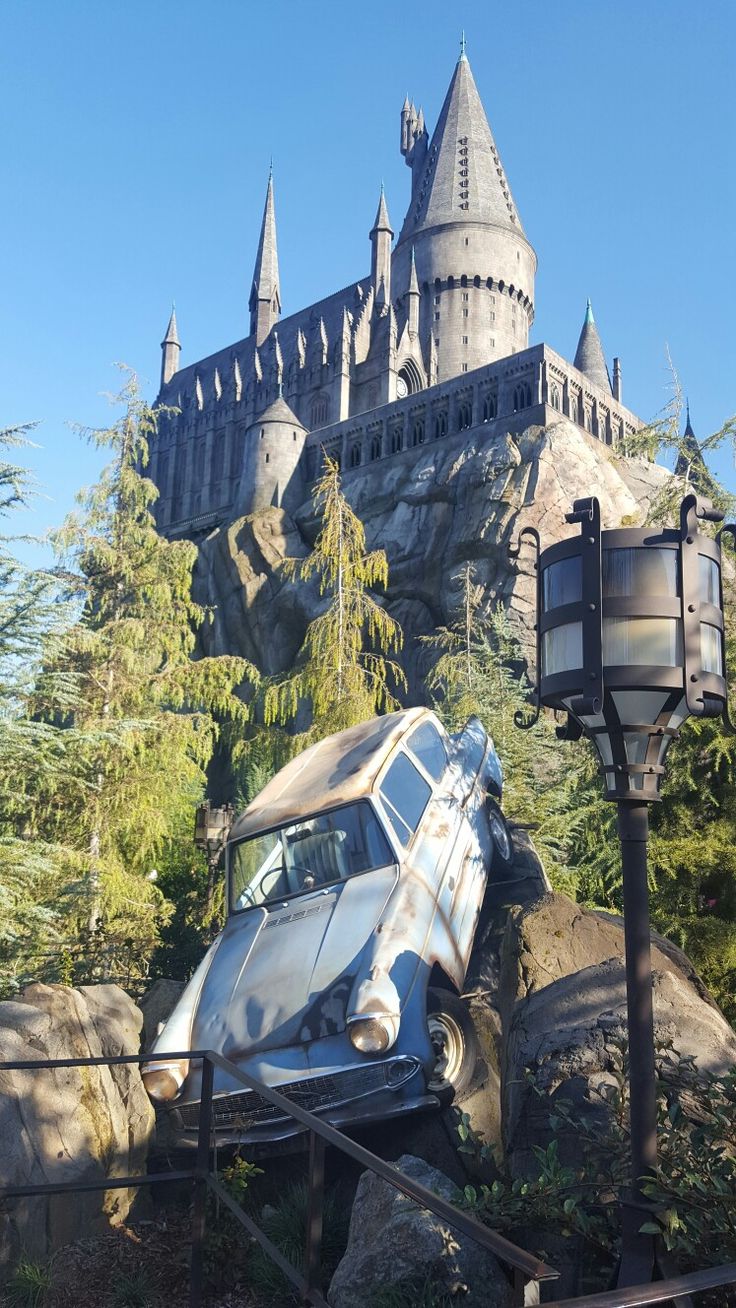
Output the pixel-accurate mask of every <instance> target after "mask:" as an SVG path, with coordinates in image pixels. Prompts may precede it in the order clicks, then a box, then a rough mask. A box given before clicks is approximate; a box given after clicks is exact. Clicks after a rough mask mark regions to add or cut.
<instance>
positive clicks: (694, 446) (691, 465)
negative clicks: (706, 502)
mask: <svg viewBox="0 0 736 1308" xmlns="http://www.w3.org/2000/svg"><path fill="white" fill-rule="evenodd" d="M685 413H686V416H687V422H686V424H685V430H684V432H683V433H682V445H681V446H680V449H679V451H678V454H677V462H676V464H675V473H676V475H677V476H678V477H686V478H687V480H688V481H689V482H690V483H691V484H692V485H693V486H694V487H695V489H696V490H700V491H701V492H703V493H705V494H708V491H709V487H708V480H709V478H708V470H707V468H706V466H705V460H704V458H703V452H702V450H701V448H700V444H699V441H698V438H697V436H696V435H695V432H694V431H693V425H692V423H691V421H690V401H689V400H687V401H686V409H685Z"/></svg>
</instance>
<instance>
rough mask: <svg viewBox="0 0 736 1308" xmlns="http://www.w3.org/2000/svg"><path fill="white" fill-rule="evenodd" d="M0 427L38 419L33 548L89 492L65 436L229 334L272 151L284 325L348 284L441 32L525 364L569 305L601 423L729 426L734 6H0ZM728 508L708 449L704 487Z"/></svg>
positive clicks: (734, 401) (234, 2) (567, 328)
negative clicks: (491, 146) (672, 414)
mask: <svg viewBox="0 0 736 1308" xmlns="http://www.w3.org/2000/svg"><path fill="white" fill-rule="evenodd" d="M0 21H1V29H0V30H1V33H2V54H0V69H1V73H2V76H1V77H0V86H1V87H2V90H1V91H0V116H1V120H2V121H1V124H0V128H1V131H2V141H3V149H2V167H3V174H4V177H3V181H4V184H3V202H2V205H0V287H1V288H2V290H1V295H2V299H1V301H0V303H1V306H2V307H1V308H0V426H5V425H9V424H10V423H14V422H20V421H24V420H30V419H37V420H39V421H40V424H41V425H40V427H39V429H38V432H37V434H36V439H37V440H38V441H39V443H40V444H41V445H42V447H43V448H42V449H41V450H39V451H38V452H37V453H36V454H35V455H34V463H35V465H36V467H37V471H38V476H39V479H40V481H41V483H42V484H43V486H44V488H45V492H46V496H47V498H44V499H42V500H40V501H39V503H38V507H37V510H36V512H35V513H34V514H33V515H31V519H32V520H30V521H29V522H28V523H27V524H26V525H27V527H28V529H29V530H36V531H41V530H43V529H44V528H45V527H47V526H49V525H51V524H54V523H57V522H58V521H60V519H61V518H62V517H63V514H64V513H65V512H66V511H67V510H68V509H69V508H70V507H71V505H72V502H73V496H74V492H75V490H76V489H77V488H78V487H79V486H80V485H82V484H84V483H85V482H89V481H91V480H93V479H94V476H95V472H96V468H97V466H98V463H97V456H95V455H93V453H92V452H91V451H90V449H89V448H88V447H87V446H86V445H85V444H84V443H83V442H81V441H80V439H79V437H78V436H77V435H75V434H74V432H73V431H72V430H71V428H70V427H69V425H68V424H69V423H70V422H79V423H83V424H90V425H95V424H99V423H105V422H107V420H108V417H109V414H110V410H109V406H108V404H107V401H106V400H105V399H104V398H103V393H104V392H106V391H110V390H114V389H116V388H117V385H118V381H119V377H118V374H117V373H116V372H115V370H114V368H113V367H112V364H113V362H114V361H115V360H120V361H125V362H126V363H128V364H130V365H131V366H132V367H134V368H135V369H136V370H137V371H138V372H139V374H140V376H141V378H142V379H143V381H144V385H145V389H146V392H147V394H149V395H150V396H151V398H153V396H154V395H155V393H156V389H157V385H158V376H159V368H160V349H159V342H160V341H161V339H162V336H163V334H164V329H165V326H166V322H167V319H168V314H169V311H170V307H171V302H172V300H176V307H177V316H178V321H179V331H180V336H181V340H182V345H183V350H182V363H183V364H185V363H187V362H191V361H192V360H195V359H197V358H200V357H202V356H203V355H206V354H209V353H211V352H212V351H214V350H216V349H219V348H221V347H222V346H225V345H227V344H229V343H231V342H232V341H234V340H237V339H239V338H241V337H242V336H244V335H245V334H246V332H247V330H248V326H247V324H248V310H247V301H248V294H249V289H250V280H251V275H252V268H253V260H254V257H255V251H256V245H257V240H258V229H259V224H260V219H261V212H262V207H263V198H264V192H265V185H266V179H267V174H268V166H269V159H270V157H271V155H273V160H274V177H275V187H276V207H277V220H278V241H279V257H280V266H281V292H282V301H283V311H284V313H285V314H288V313H291V312H293V311H294V310H296V309H299V308H301V307H302V306H303V305H305V304H309V303H311V302H312V301H313V300H315V299H317V298H320V297H321V296H324V295H325V294H327V293H328V292H330V291H332V290H335V289H338V288H339V287H341V286H344V285H347V284H349V283H350V282H351V281H354V280H355V279H357V278H358V277H360V276H363V275H365V274H366V273H367V271H368V268H369V257H370V247H369V243H368V231H369V228H370V227H371V224H372V220H373V218H374V215H375V210H376V204H377V198H378V192H379V187H380V183H381V180H382V179H383V180H384V182H385V186H386V194H387V199H388V204H389V212H390V214H391V217H392V220H393V224H394V227H395V228H396V230H397V231H398V228H399V226H400V223H401V219H402V218H403V215H404V212H405V210H406V207H407V205H408V199H409V182H410V174H409V170H408V169H407V168H406V167H405V165H404V162H403V160H402V158H401V156H400V154H399V111H400V108H401V104H402V102H403V99H404V95H405V93H406V92H407V91H408V92H409V95H410V96H411V97H412V98H413V99H414V100H415V101H416V103H417V106H419V105H420V104H422V105H423V106H424V111H425V114H426V116H427V120H428V126H429V129H430V132H431V131H432V128H433V127H434V123H435V121H436V117H437V113H438V111H439V108H440V106H441V104H442V100H443V98H444V95H445V91H446V89H447V85H448V83H449V80H450V77H451V75H452V70H453V67H454V64H455V61H456V59H457V55H458V50H459V35H460V29H461V28H463V27H464V28H465V31H466V34H467V50H468V56H469V58H470V62H471V66H472V68H473V72H474V75H475V79H476V81H477V84H478V88H479V91H480V94H481V97H482V99H483V102H484V104H485V107H486V111H487V113H488V116H489V120H490V123H491V128H492V130H493V132H494V135H495V138H496V142H497V145H498V147H499V150H500V153H501V156H502V159H503V161H504V165H505V169H506V172H507V174H508V176H509V179H510V182H511V187H512V190H513V192H514V196H515V199H516V202H517V205H518V208H519V211H520V214H521V217H522V221H523V223H524V226H525V229H526V232H527V235H528V237H529V239H530V240H531V241H532V244H533V245H534V246H535V248H536V250H537V253H538V256H539V273H538V278H537V287H536V308H537V318H536V322H535V324H534V328H533V333H532V341H542V340H544V341H547V342H548V343H549V344H550V345H551V346H552V347H553V348H555V349H557V350H559V351H560V353H562V354H563V355H565V356H566V357H567V358H572V356H573V354H574V350H575V345H576V342H577V337H578V333H579V330H580V327H581V324H582V320H583V315H584V310H585V301H586V297H587V296H590V297H591V299H592V302H593V308H594V312H595V316H596V321H597V323H598V326H599V330H600V332H601V336H602V339H603V344H604V348H605V350H606V353H607V356H608V358H609V362H610V359H611V356H612V355H614V354H618V355H620V356H621V359H622V366H623V381H624V401H625V403H626V404H628V405H629V407H631V408H632V409H634V411H635V412H636V413H638V414H639V415H640V416H642V417H643V418H646V419H648V418H651V417H653V416H654V415H655V414H656V413H657V412H658V411H659V410H660V409H661V407H662V406H663V404H664V403H665V402H666V400H667V398H668V384H669V377H668V372H667V365H666V348H667V346H669V349H670V351H671V354H672V358H673V360H674V362H675V365H676V367H677V369H678V371H679V374H680V377H681V380H682V384H683V387H684V389H685V391H686V392H687V393H688V394H689V396H690V401H691V408H692V419H693V424H694V426H695V430H696V432H697V433H698V435H700V436H702V435H705V434H707V433H709V432H711V431H713V430H715V429H716V428H717V427H719V426H720V425H721V424H722V423H723V421H724V420H725V419H726V418H727V417H729V416H730V415H731V414H732V413H733V412H734V411H736V395H735V388H734V366H733V364H734V355H735V353H736V348H735V347H736V331H735V329H734V321H736V314H735V312H734V281H735V279H734V271H735V259H734V213H735V211H736V203H735V202H736V167H735V166H734V164H735V159H734V139H735V136H736V133H735V128H736V121H735V117H736V115H735V111H734V99H733V92H732V79H733V58H734V49H736V3H735V2H734V0H705V2H703V0H701V3H693V0H689V2H688V3H683V0H645V2H642V0H615V2H611V3H605V2H604V0H556V3H550V0H522V2H519V0H517V3H515V4H514V3H509V2H508V0H507V2H506V3H502V2H499V0H496V2H495V3H493V4H491V3H489V2H488V0H467V2H465V3H463V2H462V0H461V2H460V3H456V4H450V3H447V2H445V3H439V0H424V2H423V3H422V4H421V5H416V4H414V5H399V4H396V3H395V0H392V2H391V3H387V0H372V3H366V2H365V0H364V2H363V3H360V4H355V3H352V2H351V0H328V2H325V0H321V2H320V3H311V4H307V3H297V2H296V0H268V2H267V3H262V4H253V3H251V0H239V2H238V0H153V3H152V2H151V0H104V2H103V3H100V0H0ZM716 469H717V471H718V472H719V474H720V475H721V476H722V477H724V478H725V480H726V481H727V483H728V484H729V486H730V488H731V489H734V490H736V472H734V468H733V461H732V457H731V455H730V453H729V454H728V455H726V454H724V455H723V456H722V458H721V459H720V460H718V461H717V463H716Z"/></svg>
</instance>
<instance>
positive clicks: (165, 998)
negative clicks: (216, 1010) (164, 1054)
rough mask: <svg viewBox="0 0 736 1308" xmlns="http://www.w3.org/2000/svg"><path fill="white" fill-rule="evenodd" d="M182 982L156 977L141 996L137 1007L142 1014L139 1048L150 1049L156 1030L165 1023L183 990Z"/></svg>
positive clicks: (183, 983)
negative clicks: (141, 1033)
mask: <svg viewBox="0 0 736 1308" xmlns="http://www.w3.org/2000/svg"><path fill="white" fill-rule="evenodd" d="M184 985H185V982H184V981H172V980H171V979H170V978H169V977H158V979H157V980H156V981H154V983H153V985H152V986H151V988H150V990H147V991H146V992H145V994H144V995H141V997H140V999H139V1000H138V1007H139V1008H140V1010H141V1012H142V1014H143V1035H142V1037H141V1048H142V1049H150V1048H151V1045H152V1044H153V1042H154V1040H155V1039H156V1036H157V1035H158V1028H159V1026H160V1025H161V1023H162V1022H165V1021H166V1019H167V1017H168V1016H169V1014H170V1013H171V1012H172V1010H173V1009H174V1007H175V1005H176V1003H177V1002H178V1000H179V998H180V996H181V992H182V990H183V989H184Z"/></svg>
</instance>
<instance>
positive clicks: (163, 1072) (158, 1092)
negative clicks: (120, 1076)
mask: <svg viewBox="0 0 736 1308" xmlns="http://www.w3.org/2000/svg"><path fill="white" fill-rule="evenodd" d="M188 1071H189V1061H188V1060H186V1061H185V1060H183V1059H182V1060H181V1061H179V1062H175V1063H160V1062H156V1063H148V1064H146V1063H144V1064H143V1066H142V1068H141V1079H142V1081H143V1084H144V1086H145V1087H146V1090H147V1091H148V1096H149V1098H150V1099H152V1100H153V1102H154V1103H155V1104H168V1103H170V1102H171V1100H172V1099H175V1098H176V1096H177V1095H178V1093H179V1091H180V1090H181V1088H182V1086H183V1084H184V1081H185V1079H186V1075H187V1072H188Z"/></svg>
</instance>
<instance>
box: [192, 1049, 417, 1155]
mask: <svg viewBox="0 0 736 1308" xmlns="http://www.w3.org/2000/svg"><path fill="white" fill-rule="evenodd" d="M274 1089H278V1091H279V1092H280V1094H282V1095H285V1096H286V1097H287V1098H288V1099H291V1100H293V1102H294V1103H295V1104H298V1106H299V1107H300V1108H303V1109H306V1110H307V1111H309V1112H312V1113H314V1114H315V1115H316V1116H318V1117H321V1118H323V1119H324V1120H325V1121H327V1122H329V1123H330V1125H332V1126H336V1127H350V1126H359V1125H367V1124H369V1123H371V1122H379V1121H386V1120H387V1119H389V1118H393V1117H399V1116H403V1115H404V1114H406V1113H413V1112H417V1111H419V1110H421V1109H428V1108H438V1107H439V1099H438V1098H437V1096H436V1095H432V1094H429V1093H427V1091H426V1089H425V1083H424V1075H423V1071H422V1065H421V1063H420V1061H419V1060H418V1059H410V1058H405V1057H398V1058H392V1059H385V1060H384V1061H383V1062H379V1063H368V1064H362V1065H356V1066H354V1067H349V1068H342V1069H339V1070H337V1071H334V1072H330V1073H327V1074H324V1075H320V1076H314V1077H306V1078H304V1079H302V1080H299V1081H292V1082H287V1083H286V1084H283V1083H282V1084H279V1085H277V1086H274ZM199 1109H200V1105H199V1103H198V1102H188V1103H184V1104H180V1105H178V1106H172V1108H170V1109H169V1110H168V1113H167V1116H168V1118H169V1122H170V1124H171V1126H172V1127H173V1128H174V1131H175V1132H176V1135H177V1139H178V1143H180V1144H182V1145H187V1144H192V1145H193V1144H196V1140H197V1129H198V1125H199ZM212 1128H213V1131H214V1134H215V1139H216V1141H217V1143H218V1144H222V1145H225V1144H251V1145H258V1144H268V1143H272V1142H274V1143H275V1142H277V1141H280V1140H288V1139H289V1138H291V1137H293V1136H298V1135H301V1134H302V1133H303V1132H304V1130H305V1128H304V1127H303V1126H302V1125H301V1124H300V1123H298V1122H296V1121H294V1119H293V1118H290V1117H288V1116H285V1115H284V1113H283V1112H282V1110H281V1109H280V1108H276V1107H275V1106H274V1105H273V1104H272V1103H270V1101H269V1100H268V1099H267V1098H266V1097H265V1096H263V1095H260V1094H258V1093H257V1092H256V1091H253V1090H244V1091H240V1092H238V1093H234V1094H225V1095H222V1094H221V1095H215V1096H214V1097H213V1100H212Z"/></svg>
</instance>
